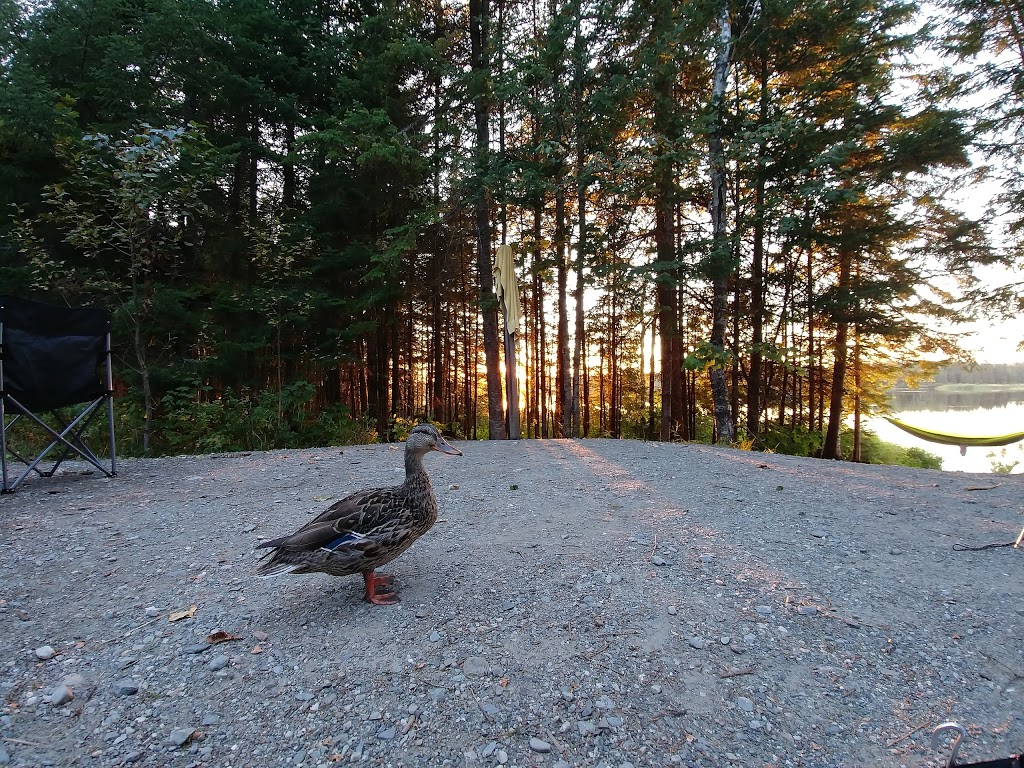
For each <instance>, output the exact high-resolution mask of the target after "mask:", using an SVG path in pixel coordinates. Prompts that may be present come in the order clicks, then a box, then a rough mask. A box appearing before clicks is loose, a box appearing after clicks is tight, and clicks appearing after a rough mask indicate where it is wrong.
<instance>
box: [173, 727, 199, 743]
mask: <svg viewBox="0 0 1024 768" xmlns="http://www.w3.org/2000/svg"><path fill="white" fill-rule="evenodd" d="M195 732H196V729H195V728H175V729H174V730H173V731H171V735H170V737H169V739H168V740H169V741H170V742H171V744H173V745H174V746H176V747H183V746H185V745H186V744H188V742H189V739H191V738H192V734H194V733H195Z"/></svg>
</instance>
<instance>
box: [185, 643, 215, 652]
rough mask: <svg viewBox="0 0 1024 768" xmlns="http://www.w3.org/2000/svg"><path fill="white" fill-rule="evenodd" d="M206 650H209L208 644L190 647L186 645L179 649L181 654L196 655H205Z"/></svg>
mask: <svg viewBox="0 0 1024 768" xmlns="http://www.w3.org/2000/svg"><path fill="white" fill-rule="evenodd" d="M208 650H210V644H209V643H193V644H192V645H186V646H185V647H184V648H182V649H181V652H182V653H184V654H196V653H206V652H207V651H208Z"/></svg>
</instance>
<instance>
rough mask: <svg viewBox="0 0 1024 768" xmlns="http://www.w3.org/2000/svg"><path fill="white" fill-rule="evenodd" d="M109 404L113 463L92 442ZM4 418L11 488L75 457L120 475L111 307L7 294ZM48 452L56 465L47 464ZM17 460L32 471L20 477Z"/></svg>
mask: <svg viewBox="0 0 1024 768" xmlns="http://www.w3.org/2000/svg"><path fill="white" fill-rule="evenodd" d="M104 405H105V406H106V416H107V429H106V431H107V433H108V439H109V446H110V451H109V460H108V461H104V460H102V459H100V458H99V457H98V456H97V455H96V454H95V453H94V452H93V450H92V449H91V448H90V447H89V446H88V444H87V443H86V441H85V433H86V430H87V429H88V428H89V426H90V425H91V424H92V423H93V422H94V421H95V419H96V417H97V416H98V415H99V414H102V413H103V411H104V408H103V406H104ZM72 408H73V410H72ZM0 423H2V425H3V429H2V431H0V465H2V471H3V488H2V491H3V493H12V492H13V491H14V489H15V488H17V487H18V485H19V484H20V483H21V482H22V481H23V480H24V479H25V478H26V477H28V476H29V475H30V474H31V473H33V472H35V473H36V474H38V475H40V476H42V477H51V476H52V475H53V473H54V472H56V471H57V468H58V467H59V466H60V465H61V464H62V463H63V462H64V460H65V459H67V458H69V457H72V456H76V457H78V458H81V459H84V460H85V461H87V462H88V463H89V464H91V465H92V466H94V467H96V469H98V470H100V471H101V472H102V473H103V474H105V475H106V476H107V477H113V476H114V475H115V474H117V472H116V469H117V465H116V458H115V455H114V398H113V379H112V375H111V370H110V312H108V311H107V310H105V309H95V308H92V307H71V308H69V307H56V306H51V305H49V304H41V303H39V302H36V301H28V300H26V299H19V298H14V297H12V296H0ZM16 432H17V434H16ZM30 446H34V447H35V448H34V450H33V449H32V448H31V447H30ZM51 454H52V455H51ZM47 457H49V460H50V461H53V465H52V466H50V467H49V469H46V470H44V469H42V468H41V466H40V463H41V462H42V461H43V460H44V459H46V458H47ZM10 464H14V465H16V466H17V465H19V464H20V465H24V467H25V469H24V470H21V474H20V475H18V476H17V477H14V475H15V474H16V471H15V470H14V469H13V468H11V467H9V465H10ZM18 469H20V467H18Z"/></svg>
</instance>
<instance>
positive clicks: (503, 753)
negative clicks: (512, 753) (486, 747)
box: [494, 749, 508, 765]
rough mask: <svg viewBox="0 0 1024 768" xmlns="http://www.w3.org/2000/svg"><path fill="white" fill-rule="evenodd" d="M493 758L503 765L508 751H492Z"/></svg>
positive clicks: (506, 760)
mask: <svg viewBox="0 0 1024 768" xmlns="http://www.w3.org/2000/svg"><path fill="white" fill-rule="evenodd" d="M494 759H495V760H497V761H498V765H504V764H505V763H507V762H508V752H506V751H505V750H504V749H499V750H498V751H497V752H495V753H494Z"/></svg>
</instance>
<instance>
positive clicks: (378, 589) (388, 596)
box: [363, 571, 399, 605]
mask: <svg viewBox="0 0 1024 768" xmlns="http://www.w3.org/2000/svg"><path fill="white" fill-rule="evenodd" d="M394 581H395V577H394V576H388V575H381V576H378V575H376V574H375V573H374V572H373V571H363V582H364V583H365V584H366V594H365V595H363V600H365V601H366V602H368V603H373V604H374V605H394V604H395V603H397V602H399V600H398V593H397V592H396V591H395V590H394V589H392V588H391V585H392V584H393V583H394Z"/></svg>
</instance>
